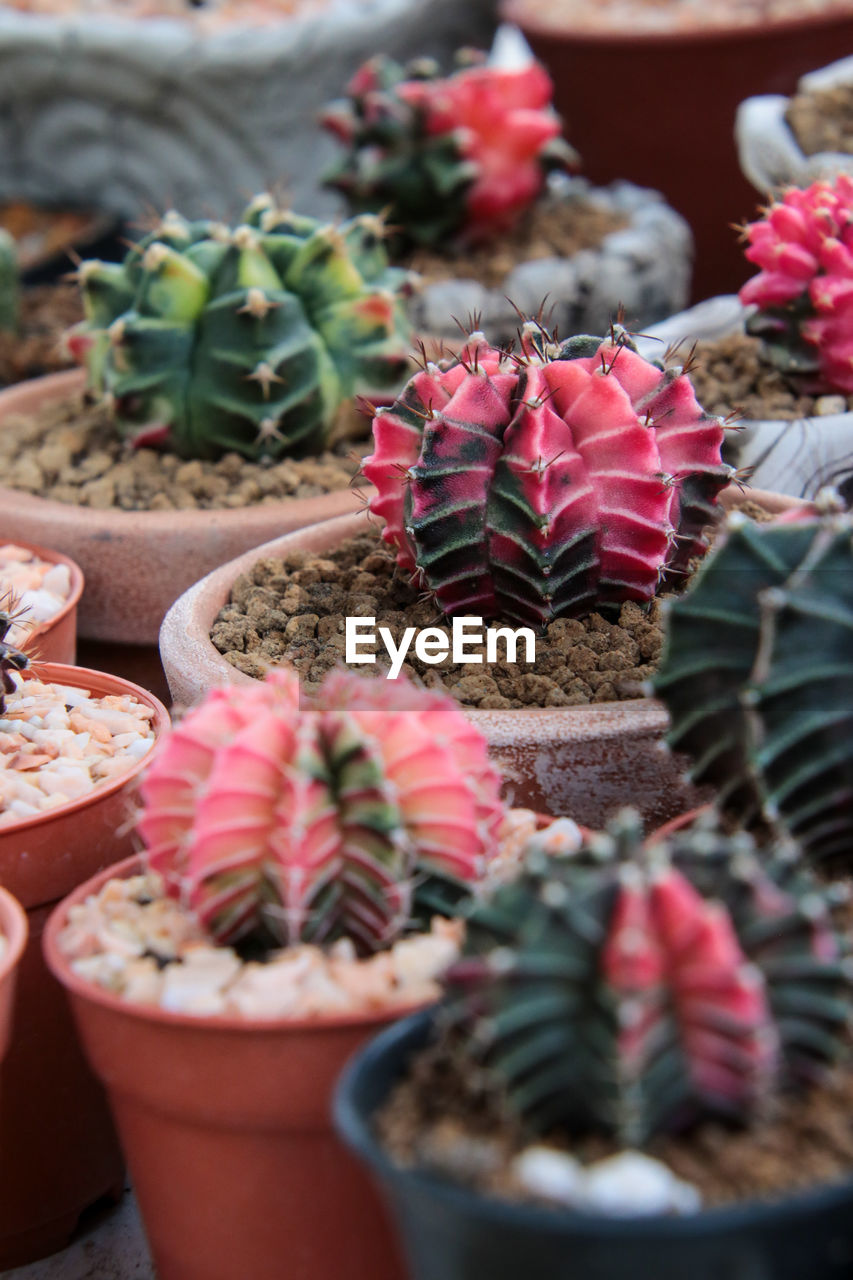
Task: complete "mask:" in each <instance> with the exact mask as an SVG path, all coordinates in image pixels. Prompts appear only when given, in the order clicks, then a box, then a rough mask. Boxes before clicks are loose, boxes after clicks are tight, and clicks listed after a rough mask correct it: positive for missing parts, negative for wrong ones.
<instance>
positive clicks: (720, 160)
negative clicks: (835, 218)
mask: <svg viewBox="0 0 853 1280" xmlns="http://www.w3.org/2000/svg"><path fill="white" fill-rule="evenodd" d="M558 7H559V6H558ZM673 7H674V6H673ZM548 9H549V6H548V2H547V0H539V2H535V0H503V2H502V4H501V13H502V16H503V17H504V19H505V20H507V21H510V22H515V23H517V24H518V25H519V26H520V27H521V29H522V31H523V32H524V35H525V37H526V39H527V40H528V42H529V43H530V45H531V47H532V49H533V52H534V53H535V54H536V56H537V57H538V58H540V59H541V60H542V61H543V62H544V63H545V65H546V67H547V68H548V70H549V71H550V73H551V76H552V78H553V81H554V102H555V105H556V107H557V110H558V111H559V112H560V113H561V115H562V116H563V119H564V121H565V124H566V132H567V135H568V137H569V138H571V141H572V144H573V145H574V146H575V147H577V149H578V151H579V152H580V154H581V156H582V157H583V166H584V173H585V175H586V176H587V177H589V178H590V179H591V181H592V182H595V183H604V182H610V181H611V180H613V179H615V178H628V179H630V180H631V181H634V182H639V183H641V184H642V185H643V186H648V187H655V188H656V189H657V190H658V191H662V192H663V194H664V195H665V196H666V198H667V200H668V201H669V203H670V204H671V205H672V206H673V207H674V208H675V209H677V210H678V212H679V213H681V214H683V215H684V217H685V218H686V219H687V221H688V222H689V223H690V226H691V227H692V229H693V234H694V236H695V239H696V263H695V269H694V279H693V294H694V298H695V299H697V300H698V299H701V298H705V297H708V296H709V295H710V294H714V293H721V292H729V291H733V290H735V289H737V288H738V286H739V285H740V284H742V283H743V281H744V280H745V279H746V277H747V275H748V274H751V269H750V268H749V267H748V264H747V263H746V262H745V261H744V258H743V252H742V249H741V247H740V246H739V245H738V242H737V236H736V235H735V233H734V232H733V231H732V229H731V226H730V224H731V223H733V222H740V221H742V220H743V219H744V218H749V217H751V216H752V215H753V214H754V213H755V206H756V195H755V192H754V191H753V189H752V187H751V186H750V185H749V183H748V182H747V181H746V179H745V178H744V176H743V174H742V173H741V171H740V167H739V164H738V158H737V152H736V148H735V142H734V124H735V114H736V112H737V108H738V105H739V104H740V102H741V101H742V100H743V99H744V98H747V97H749V96H750V95H752V94H759V93H791V92H793V90H794V89H795V88H796V84H797V81H798V79H799V77H800V76H801V75H803V74H804V73H805V72H807V71H811V70H813V69H814V68H815V67H822V66H823V65H824V64H825V63H827V62H831V61H832V60H833V59H835V58H839V57H841V56H842V55H843V54H844V53H846V52H849V51H850V50H851V49H853V11H851V9H850V8H849V7H847V6H845V7H844V8H842V7H841V6H836V7H834V8H832V9H824V10H818V11H817V12H814V11H813V12H809V13H807V14H803V16H801V17H797V18H792V19H787V20H785V21H776V22H771V21H765V20H764V19H763V18H761V17H760V16H759V17H758V18H757V19H756V21H755V23H754V24H751V25H740V26H731V27H722V26H702V27H699V26H695V27H693V28H692V29H691V28H689V27H685V28H683V29H679V30H671V31H666V32H661V31H654V32H648V31H645V32H644V31H639V30H631V28H630V27H629V26H628V24H627V23H626V22H625V21H624V20H622V21H620V24H619V26H618V28H616V27H615V26H614V27H611V28H609V29H608V28H605V26H604V24H605V22H606V7H605V6H601V12H602V18H601V23H602V29H601V30H596V31H591V30H581V29H578V28H577V27H575V28H574V29H568V27H566V26H565V25H564V26H561V25H560V22H559V18H557V17H556V16H553V17H552V16H550V15H549V12H548Z"/></svg>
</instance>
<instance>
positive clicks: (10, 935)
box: [0, 889, 27, 1062]
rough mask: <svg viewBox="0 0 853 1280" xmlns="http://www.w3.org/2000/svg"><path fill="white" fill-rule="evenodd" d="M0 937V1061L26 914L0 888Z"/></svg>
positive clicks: (5, 1046)
mask: <svg viewBox="0 0 853 1280" xmlns="http://www.w3.org/2000/svg"><path fill="white" fill-rule="evenodd" d="M0 938H3V939H4V941H5V946H4V948H3V954H2V956H0V1062H2V1061H3V1058H4V1057H5V1056H6V1050H7V1049H8V1047H9V1039H10V1036H11V1032H12V1009H13V1005H14V1000H15V982H16V980H17V976H18V964H19V963H20V959H21V956H22V955H23V953H24V947H25V946H26V944H27V917H26V915H25V913H24V910H23V908H22V907H21V904H20V903H19V902H17V901H16V899H15V898H13V897H12V895H11V893H7V892H6V890H5V889H0Z"/></svg>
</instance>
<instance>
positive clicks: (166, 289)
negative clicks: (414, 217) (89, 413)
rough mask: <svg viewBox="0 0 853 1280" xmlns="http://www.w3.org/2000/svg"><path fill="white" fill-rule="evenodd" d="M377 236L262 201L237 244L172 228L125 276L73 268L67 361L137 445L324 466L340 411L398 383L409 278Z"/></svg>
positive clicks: (153, 237) (204, 231)
mask: <svg viewBox="0 0 853 1280" xmlns="http://www.w3.org/2000/svg"><path fill="white" fill-rule="evenodd" d="M383 234H384V230H383V227H382V225H381V224H380V222H379V221H378V219H375V218H369V217H365V218H358V219H353V220H352V221H350V222H346V223H344V224H342V225H341V226H339V227H338V226H332V225H330V224H323V223H321V222H317V221H316V220H314V219H313V218H304V217H299V216H297V215H294V214H290V213H286V212H284V211H282V210H280V209H278V208H276V206H275V204H274V203H273V201H272V200H271V198H270V197H266V196H259V197H257V198H256V199H255V200H253V201H252V203H251V205H250V206H249V208H248V209H247V210H246V211H245V213H244V215H243V221H242V223H241V224H240V225H239V226H238V227H236V228H235V229H233V230H232V229H229V228H228V227H224V226H222V225H220V224H217V223H210V222H187V221H186V220H185V219H183V218H182V217H180V215H178V214H176V213H170V214H167V215H166V217H165V218H164V219H163V220H162V222H161V223H160V225H159V226H158V227H157V228H156V229H155V230H154V231H153V232H151V234H150V235H148V236H147V237H146V238H145V239H144V240H143V241H142V242H141V244H139V245H138V246H137V247H136V248H134V249H133V250H132V251H131V252H130V253H129V255H128V257H127V258H126V259H125V262H124V263H123V264H119V265H115V264H106V263H100V262H85V263H83V265H82V267H81V268H80V272H79V277H80V282H81V287H82V291H83V300H84V305H85V312H86V320H85V321H84V322H83V324H82V325H80V326H78V327H77V328H76V330H73V331H72V335H71V338H70V346H71V349H72V352H73V353H74V355H75V356H76V357H77V358H78V359H80V360H82V361H85V363H86V366H87V368H88V373H89V381H90V385H91V386H92V388H93V389H94V390H95V391H96V392H97V393H98V394H100V395H101V396H103V397H104V398H105V400H106V402H107V404H108V405H109V406H110V408H111V412H112V414H113V417H114V419H115V422H116V425H117V427H118V429H119V431H120V432H121V433H122V435H124V436H126V437H128V438H129V439H131V440H132V441H133V442H134V443H136V444H142V443H149V444H150V443H161V442H166V443H168V445H169V446H170V447H171V448H172V449H174V450H175V451H176V452H178V453H180V454H182V455H184V456H187V457H199V458H208V457H216V456H218V455H219V454H221V453H223V452H225V451H227V450H236V451H237V452H239V453H242V454H244V455H246V456H247V457H250V458H256V457H263V456H274V457H275V456H280V455H283V454H288V453H292V454H310V453H318V452H321V451H322V450H323V449H324V448H325V447H326V444H327V443H328V441H329V438H330V434H331V431H332V428H333V425H334V420H335V416H336V414H337V411H338V409H339V407H340V405H341V403H342V402H343V401H344V400H346V399H349V398H350V397H352V396H353V395H354V394H355V393H356V392H359V391H366V390H368V389H370V388H374V389H375V388H379V387H389V386H390V387H393V386H397V385H399V382H400V381H401V379H402V377H403V376H404V372H405V369H406V363H407V360H406V350H407V345H408V336H409V330H408V326H407V323H406V321H405V317H404V313H403V310H402V302H401V298H402V296H403V295H404V294H405V292H406V291H407V289H408V287H409V278H408V276H407V274H406V273H405V272H402V271H399V270H396V269H394V268H390V267H389V266H388V259H387V256H386V254H385V251H384V248H383V245H382V236H383Z"/></svg>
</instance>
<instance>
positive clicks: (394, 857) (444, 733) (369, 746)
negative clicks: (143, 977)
mask: <svg viewBox="0 0 853 1280" xmlns="http://www.w3.org/2000/svg"><path fill="white" fill-rule="evenodd" d="M384 683H385V682H384V681H373V680H364V679H361V678H359V677H355V676H351V675H348V674H343V673H339V674H336V675H333V676H331V677H330V678H329V679H328V680H327V682H326V683H325V684H324V686H323V687H321V690H320V692H319V694H318V695H317V697H316V700H315V701H312V702H310V703H309V702H307V701H306V700H303V701H302V702H300V695H299V686H298V681H297V679H296V676H295V675H292V674H289V673H288V674H285V673H282V672H272V673H271V674H270V675H269V676H268V677H267V679H266V680H265V681H264V682H261V683H259V684H258V685H257V687H254V688H252V689H251V690H244V689H240V690H239V691H234V690H230V689H219V690H215V691H214V692H213V693H212V694H210V695H209V696H208V698H207V699H206V700H205V701H204V702H203V703H202V704H201V705H200V706H199V707H198V708H197V709H195V710H194V711H192V712H191V713H190V714H188V715H187V716H186V717H185V718H184V720H183V721H182V722H181V723H180V725H179V726H178V727H177V728H176V729H175V730H174V731H173V732H172V734H171V735H170V737H169V739H168V741H167V743H166V745H165V747H164V749H163V750H162V751H161V753H160V755H159V756H158V758H157V760H155V761H154V763H153V764H152V766H151V768H150V770H149V772H148V774H147V776H146V779H145V782H144V784H143V789H142V797H143V804H144V809H143V813H142V816H141V818H140V821H139V831H140V834H141V836H142V838H143V840H144V842H145V844H146V846H147V858H148V862H149V864H150V866H151V868H152V870H154V871H156V872H159V873H160V874H162V875H163V876H164V880H165V884H166V888H167V891H168V892H169V893H170V894H172V895H173V896H176V897H179V898H181V899H182V900H183V901H184V902H185V903H186V904H187V905H188V906H189V907H190V908H191V909H192V910H194V911H195V912H196V913H197V914H198V916H199V918H200V919H201V920H202V922H203V923H204V924H205V926H206V927H207V928H208V929H209V931H210V933H211V934H212V936H213V937H214V938H215V939H216V940H217V941H218V942H222V943H230V942H240V941H241V940H242V941H246V940H248V941H250V942H252V943H254V944H256V945H258V944H263V945H286V944H289V943H294V942H299V941H305V942H315V943H318V944H325V943H329V942H333V941H334V940H335V939H337V938H340V937H348V938H351V939H352V940H353V941H354V942H355V943H356V945H357V946H358V947H359V948H360V949H361V950H362V951H374V950H378V949H380V948H382V947H385V946H388V945H390V943H392V942H393V941H394V940H395V938H396V937H398V936H399V935H400V933H401V932H402V931H403V930H404V929H406V928H408V927H410V926H412V924H413V922H414V921H415V920H416V919H420V918H421V917H422V916H423V915H424V914H425V911H426V908H427V907H428V906H429V904H433V903H435V902H436V901H438V902H440V903H441V904H442V905H443V906H446V907H447V910H448V912H452V911H455V909H456V907H457V906H458V904H459V903H460V902H461V901H462V900H463V899H464V898H466V897H467V896H468V893H469V891H470V888H471V886H472V884H473V883H474V882H475V881H476V880H477V879H478V877H479V876H480V875H481V874H482V873H483V872H484V870H485V866H486V862H487V861H488V859H489V858H490V857H491V856H492V855H493V854H494V853H495V852H496V851H497V844H498V833H499V831H500V827H501V824H502V821H503V807H502V804H501V802H500V799H499V789H500V779H499V775H498V774H497V773H496V771H495V770H494V769H493V767H492V766H491V765H490V764H489V762H488V758H487V753H486V747H485V743H484V741H483V739H482V737H481V736H480V735H479V734H478V733H477V732H476V731H475V730H473V729H472V727H471V726H470V725H469V724H468V722H467V721H466V720H465V717H464V716H463V715H462V714H461V712H460V711H459V710H458V708H457V707H456V706H455V704H454V703H452V702H451V701H450V700H449V699H447V698H444V697H440V696H439V695H436V694H431V693H428V692H425V691H421V690H416V689H414V688H412V687H411V686H409V685H408V683H407V682H406V681H401V682H397V683H398V685H399V686H402V687H398V688H396V689H395V691H394V692H393V694H392V693H389V692H388V691H387V690H385V689H384V688H383V685H384ZM422 889H423V890H425V892H426V897H425V898H423V897H421V890H422Z"/></svg>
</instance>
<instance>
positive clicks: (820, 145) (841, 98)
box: [785, 84, 853, 156]
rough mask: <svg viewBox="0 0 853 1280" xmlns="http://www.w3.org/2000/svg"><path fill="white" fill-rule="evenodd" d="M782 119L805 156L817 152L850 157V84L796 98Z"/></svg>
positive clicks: (852, 137)
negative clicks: (838, 153) (785, 121)
mask: <svg viewBox="0 0 853 1280" xmlns="http://www.w3.org/2000/svg"><path fill="white" fill-rule="evenodd" d="M785 119H786V120H787V122H788V124H789V125H790V127H791V129H792V130H793V132H794V137H795V138H796V139H797V142H798V143H799V144H800V147H801V148H802V150H803V151H804V152H805V154H806V155H807V156H813V155H817V153H818V152H819V151H840V152H842V153H843V154H844V155H848V156H849V155H853V84H839V85H835V86H834V87H833V88H831V89H820V90H816V91H815V92H813V93H798V94H796V95H795V97H793V98H792V99H791V102H790V105H789V107H788V110H787V112H786V113H785Z"/></svg>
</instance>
